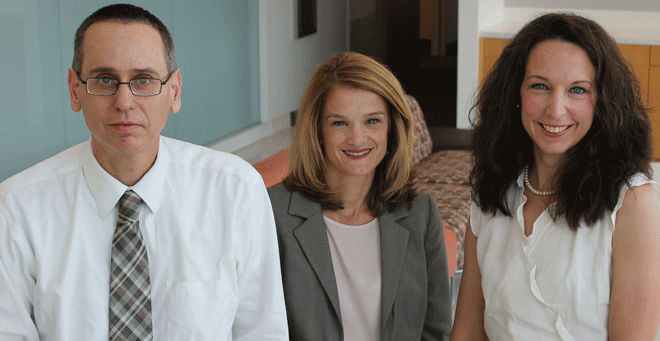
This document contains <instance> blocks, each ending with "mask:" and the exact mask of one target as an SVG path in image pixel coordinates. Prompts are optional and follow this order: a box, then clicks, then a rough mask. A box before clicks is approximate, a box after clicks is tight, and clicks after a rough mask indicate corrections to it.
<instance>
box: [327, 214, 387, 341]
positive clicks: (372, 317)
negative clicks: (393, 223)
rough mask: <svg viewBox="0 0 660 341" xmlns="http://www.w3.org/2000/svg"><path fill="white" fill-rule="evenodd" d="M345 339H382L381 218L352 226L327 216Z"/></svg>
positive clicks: (366, 340)
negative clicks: (379, 220)
mask: <svg viewBox="0 0 660 341" xmlns="http://www.w3.org/2000/svg"><path fill="white" fill-rule="evenodd" d="M323 218H324V219H325V224H326V226H327V232H328V242H329V243H330V254H331V255H332V267H333V269H334V271H335V278H336V280H337V291H338V293H339V309H340V312H341V321H342V326H343V328H344V340H345V341H352V340H356V341H357V340H359V341H368V340H374V341H375V340H380V286H381V270H380V228H379V226H380V225H379V224H378V218H376V219H374V220H372V221H371V222H369V223H367V224H364V225H359V226H350V225H344V224H341V223H338V222H336V221H334V220H332V219H330V218H328V217H326V216H323Z"/></svg>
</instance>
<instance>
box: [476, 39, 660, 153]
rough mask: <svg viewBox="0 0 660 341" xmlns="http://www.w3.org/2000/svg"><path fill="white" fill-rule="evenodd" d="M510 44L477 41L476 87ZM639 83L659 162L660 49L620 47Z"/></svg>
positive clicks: (505, 42)
mask: <svg viewBox="0 0 660 341" xmlns="http://www.w3.org/2000/svg"><path fill="white" fill-rule="evenodd" d="M508 42H509V40H508V39H497V38H480V39H479V86H481V84H482V83H483V80H484V78H485V77H486V75H487V74H488V72H490V69H491V67H492V66H493V65H494V64H495V61H496V60H497V58H498V57H499V55H500V54H501V53H502V50H504V47H505V46H506V44H507V43H508ZM619 48H620V49H621V54H622V55H623V57H624V58H625V59H626V60H627V61H628V62H629V63H630V64H631V66H632V68H633V71H634V72H635V75H636V76H637V79H638V80H639V84H640V88H641V92H642V94H641V95H642V99H643V101H644V104H646V106H648V107H649V108H650V109H651V110H650V112H649V116H650V118H651V127H652V129H653V157H654V158H655V160H656V161H660V46H647V45H626V44H621V45H619Z"/></svg>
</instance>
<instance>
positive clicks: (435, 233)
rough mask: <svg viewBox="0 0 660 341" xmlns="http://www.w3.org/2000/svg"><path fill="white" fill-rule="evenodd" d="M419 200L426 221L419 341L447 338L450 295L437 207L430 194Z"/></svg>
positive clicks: (443, 238) (449, 322)
mask: <svg viewBox="0 0 660 341" xmlns="http://www.w3.org/2000/svg"><path fill="white" fill-rule="evenodd" d="M425 196H426V197H427V198H428V200H424V201H422V202H423V203H425V204H426V205H428V207H427V208H426V209H428V211H429V214H428V217H429V220H428V226H427V229H426V237H425V239H424V248H425V252H426V268H427V274H428V296H427V309H426V321H425V322H424V329H423V331H422V340H428V341H431V340H433V341H435V340H449V335H450V333H451V297H450V296H451V295H450V290H449V277H448V275H447V273H448V269H447V267H448V266H447V252H446V250H445V237H444V233H443V230H442V228H443V227H442V218H440V213H439V212H438V206H437V205H436V203H435V200H433V197H431V196H430V195H425Z"/></svg>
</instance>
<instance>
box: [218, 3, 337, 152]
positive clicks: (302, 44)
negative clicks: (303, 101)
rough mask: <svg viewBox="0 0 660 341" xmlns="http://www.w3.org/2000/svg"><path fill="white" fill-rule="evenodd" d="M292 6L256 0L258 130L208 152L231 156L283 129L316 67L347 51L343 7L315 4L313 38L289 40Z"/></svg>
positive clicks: (292, 35) (292, 28) (292, 36)
mask: <svg viewBox="0 0 660 341" xmlns="http://www.w3.org/2000/svg"><path fill="white" fill-rule="evenodd" d="M296 1H298V0H259V54H260V75H261V77H260V92H261V94H260V97H261V122H262V123H261V124H258V125H256V126H253V127H250V128H248V129H246V130H244V131H241V132H239V133H236V134H234V135H232V136H230V137H229V138H227V139H224V140H222V141H220V142H218V143H215V144H213V145H210V146H209V147H211V148H214V149H217V150H222V151H228V152H234V151H236V150H238V149H240V148H243V147H245V146H247V145H249V144H251V143H253V142H256V141H258V140H260V139H262V138H264V137H266V136H269V135H271V134H273V133H276V132H278V131H280V130H282V129H284V128H286V127H287V126H288V125H289V114H290V112H291V111H293V110H296V109H297V107H298V101H299V100H300V97H301V96H302V93H303V92H304V91H305V87H306V86H307V83H308V82H309V79H310V78H311V77H312V74H313V73H314V70H316V67H317V66H318V65H319V64H320V63H321V62H323V61H324V60H326V59H328V58H330V57H331V56H333V55H334V54H335V53H339V52H344V51H347V50H348V49H349V46H348V30H347V28H348V22H347V15H348V5H347V4H348V1H349V0H317V6H318V7H317V30H316V33H314V34H312V35H308V36H306V37H303V38H296V37H295V24H296V21H295V20H294V10H295V3H296Z"/></svg>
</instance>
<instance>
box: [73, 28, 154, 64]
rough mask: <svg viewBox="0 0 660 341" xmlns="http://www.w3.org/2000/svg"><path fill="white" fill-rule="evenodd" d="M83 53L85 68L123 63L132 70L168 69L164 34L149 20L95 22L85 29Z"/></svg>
mask: <svg viewBox="0 0 660 341" xmlns="http://www.w3.org/2000/svg"><path fill="white" fill-rule="evenodd" d="M82 52H83V53H82V55H83V60H82V65H83V69H85V65H87V66H89V67H91V68H95V69H96V68H115V69H120V67H119V66H120V65H121V66H130V69H149V68H151V69H158V70H160V69H163V70H162V71H163V72H166V69H167V61H166V58H165V47H164V44H163V40H162V37H161V36H160V33H159V32H158V30H157V29H156V28H154V27H153V26H151V25H149V24H147V23H141V22H128V23H124V22H118V21H101V22H97V23H94V24H92V25H91V26H90V27H89V28H88V29H87V31H86V32H85V36H84V39H83V44H82ZM108 63H110V64H108ZM111 64H117V65H111Z"/></svg>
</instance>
